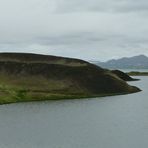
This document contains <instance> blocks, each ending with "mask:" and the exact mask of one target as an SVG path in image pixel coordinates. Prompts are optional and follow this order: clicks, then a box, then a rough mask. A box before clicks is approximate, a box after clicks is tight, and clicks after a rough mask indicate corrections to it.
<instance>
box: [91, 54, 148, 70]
mask: <svg viewBox="0 0 148 148" xmlns="http://www.w3.org/2000/svg"><path fill="white" fill-rule="evenodd" d="M92 62H93V63H94V64H96V65H98V66H101V67H103V68H109V69H148V57H147V56H145V55H138V56H134V57H124V58H121V59H116V60H115V59H112V60H109V61H107V62H99V61H98V62H97V61H92Z"/></svg>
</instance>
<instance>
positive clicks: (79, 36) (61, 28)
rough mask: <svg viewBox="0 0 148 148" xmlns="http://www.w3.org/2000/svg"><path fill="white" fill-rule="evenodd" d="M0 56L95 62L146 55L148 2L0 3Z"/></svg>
mask: <svg viewBox="0 0 148 148" xmlns="http://www.w3.org/2000/svg"><path fill="white" fill-rule="evenodd" d="M0 52H31V53H40V54H49V55H58V56H66V57H74V58H81V59H85V60H98V61H106V60H109V59H112V58H120V57H124V56H126V57H130V56H134V55H138V54H145V55H148V1H147V0H0Z"/></svg>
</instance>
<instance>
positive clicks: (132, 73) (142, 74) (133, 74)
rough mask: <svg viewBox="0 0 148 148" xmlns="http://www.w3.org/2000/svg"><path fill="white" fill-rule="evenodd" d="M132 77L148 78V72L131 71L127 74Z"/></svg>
mask: <svg viewBox="0 0 148 148" xmlns="http://www.w3.org/2000/svg"><path fill="white" fill-rule="evenodd" d="M127 74H128V75H130V76H148V72H139V71H131V72H128V73H127Z"/></svg>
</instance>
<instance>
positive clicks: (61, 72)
mask: <svg viewBox="0 0 148 148" xmlns="http://www.w3.org/2000/svg"><path fill="white" fill-rule="evenodd" d="M118 74H119V73H118ZM118 74H116V72H112V71H109V70H106V69H103V68H101V67H98V66H95V65H93V64H90V63H88V62H86V61H83V60H79V59H72V58H63V57H56V56H49V55H38V54H27V53H0V104H4V103H13V102H25V101H41V100H58V99H75V98H86V97H96V96H108V95H117V94H128V93H134V92H138V91H140V89H139V88H137V87H134V86H130V85H128V84H127V83H126V81H125V80H126V79H125V80H124V77H121V76H119V75H118ZM125 75H126V74H125Z"/></svg>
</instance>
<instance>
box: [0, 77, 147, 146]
mask: <svg viewBox="0 0 148 148" xmlns="http://www.w3.org/2000/svg"><path fill="white" fill-rule="evenodd" d="M138 78H140V79H141V81H137V82H132V83H131V84H132V85H136V86H138V87H140V88H141V89H142V90H143V91H142V92H140V93H135V94H130V95H122V96H112V97H102V98H93V99H82V100H69V101H68V100H67V101H66V100H65V101H45V102H32V103H18V104H9V105H2V106H0V148H146V147H147V146H148V89H147V88H148V77H138Z"/></svg>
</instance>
